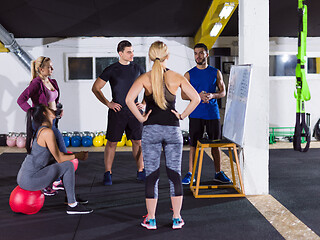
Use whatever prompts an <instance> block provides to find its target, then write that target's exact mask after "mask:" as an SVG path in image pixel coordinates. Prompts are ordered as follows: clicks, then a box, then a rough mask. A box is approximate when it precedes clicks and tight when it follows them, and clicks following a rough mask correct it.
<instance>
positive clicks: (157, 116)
mask: <svg viewBox="0 0 320 240" xmlns="http://www.w3.org/2000/svg"><path fill="white" fill-rule="evenodd" d="M163 85H164V87H163V88H164V97H165V99H166V100H167V109H166V110H162V109H161V108H160V107H159V106H158V105H157V104H156V102H155V101H154V99H153V95H152V94H150V95H148V96H147V95H144V99H145V101H146V104H147V107H146V112H149V110H150V109H151V110H152V112H151V114H150V115H149V118H148V120H147V121H145V122H144V123H143V125H153V124H159V125H166V126H179V119H178V118H177V117H176V115H174V113H173V112H171V110H172V109H173V110H175V104H176V95H173V94H172V93H171V92H170V91H169V89H168V88H167V86H166V84H165V83H163Z"/></svg>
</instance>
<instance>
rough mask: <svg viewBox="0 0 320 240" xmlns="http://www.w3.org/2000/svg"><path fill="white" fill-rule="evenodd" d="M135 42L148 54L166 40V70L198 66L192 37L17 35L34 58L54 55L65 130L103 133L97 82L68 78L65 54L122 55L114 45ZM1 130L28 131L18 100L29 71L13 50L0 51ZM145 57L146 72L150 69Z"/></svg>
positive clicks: (184, 123) (184, 125)
mask: <svg viewBox="0 0 320 240" xmlns="http://www.w3.org/2000/svg"><path fill="white" fill-rule="evenodd" d="M123 39H128V40H129V41H131V42H132V44H133V47H134V50H135V55H136V56H147V54H148V49H149V47H150V45H151V43H153V42H154V41H156V40H161V41H164V42H165V43H166V44H167V45H168V47H169V51H170V58H169V61H168V68H170V69H172V70H174V71H176V72H179V73H181V74H184V73H185V72H186V71H188V70H189V69H190V68H192V67H193V66H195V62H194V58H193V48H192V47H193V43H192V39H191V38H160V37H134V38H105V37H92V38H67V39H54V38H52V39H17V42H18V44H20V46H21V47H22V48H23V49H24V50H25V51H26V52H27V53H29V54H30V55H31V56H32V58H34V59H35V58H37V57H39V56H41V55H43V56H48V57H50V58H51V59H52V61H53V65H54V73H53V78H55V79H56V80H57V81H58V84H59V88H60V91H61V99H60V101H61V102H62V103H63V105H64V116H63V118H62V119H61V121H60V125H59V128H60V130H61V131H105V130H106V119H107V108H106V107H105V106H104V105H103V104H101V103H100V102H99V101H98V100H97V99H96V97H95V96H94V95H93V93H92V92H91V87H92V84H93V81H81V82H75V81H73V82H72V81H71V82H70V81H69V82H66V81H65V54H67V53H93V54H94V53H99V54H101V53H103V54H105V56H118V54H117V52H116V46H117V44H118V42H119V41H121V40H123ZM0 66H1V67H0V133H8V132H11V131H14V132H21V131H23V132H24V131H25V113H24V111H23V110H21V109H20V107H19V106H18V105H17V103H16V100H17V98H18V96H19V95H20V94H21V92H22V91H23V90H24V89H25V88H26V87H27V86H28V84H29V81H30V80H31V79H30V73H29V72H28V71H27V70H26V69H25V68H24V67H23V66H22V64H21V63H20V62H19V61H18V60H17V59H16V57H15V56H14V55H13V54H12V53H0ZM150 67H151V65H150V63H149V60H147V71H148V70H150ZM103 92H104V94H105V96H106V98H107V99H109V100H111V90H110V85H109V84H107V85H106V87H105V88H104V89H103ZM177 96H178V97H177V104H176V106H177V109H178V111H181V110H183V109H184V107H185V106H186V105H187V104H188V102H187V101H183V100H181V97H180V93H179V94H178V95H177ZM181 128H182V129H188V119H185V120H183V121H182V122H181Z"/></svg>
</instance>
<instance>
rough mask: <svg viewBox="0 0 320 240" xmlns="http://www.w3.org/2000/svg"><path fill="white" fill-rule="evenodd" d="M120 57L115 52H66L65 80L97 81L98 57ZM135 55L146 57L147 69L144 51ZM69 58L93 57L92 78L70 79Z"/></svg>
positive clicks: (75, 81)
mask: <svg viewBox="0 0 320 240" xmlns="http://www.w3.org/2000/svg"><path fill="white" fill-rule="evenodd" d="M109 57H110V58H119V55H118V54H115V53H64V69H65V76H64V77H65V79H64V80H65V82H67V83H70V82H71V83H80V82H84V83H86V82H89V81H95V80H96V79H97V78H98V77H99V76H96V58H109ZM134 57H135V58H136V57H144V58H145V61H146V62H145V65H146V71H147V69H148V68H149V65H148V61H147V56H146V55H145V54H142V53H135V55H134ZM69 58H92V65H93V66H92V79H70V78H69V61H68V60H69Z"/></svg>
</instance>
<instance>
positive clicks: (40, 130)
mask: <svg viewBox="0 0 320 240" xmlns="http://www.w3.org/2000/svg"><path fill="white" fill-rule="evenodd" d="M44 128H48V127H47V126H40V127H39V129H38V133H37V139H38V137H39V135H40V133H41V132H42V130H43V129H44Z"/></svg>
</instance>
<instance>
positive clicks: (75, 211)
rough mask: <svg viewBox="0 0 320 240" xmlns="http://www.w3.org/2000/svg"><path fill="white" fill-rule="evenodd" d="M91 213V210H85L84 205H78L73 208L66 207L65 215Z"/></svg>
mask: <svg viewBox="0 0 320 240" xmlns="http://www.w3.org/2000/svg"><path fill="white" fill-rule="evenodd" d="M92 212H93V210H92V209H90V208H87V207H85V206H84V205H82V204H79V203H78V204H77V206H75V207H70V206H69V205H68V206H67V214H88V213H92Z"/></svg>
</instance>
